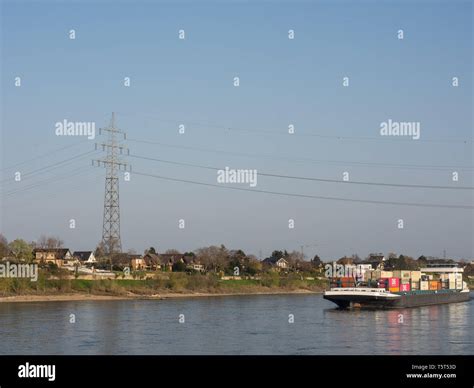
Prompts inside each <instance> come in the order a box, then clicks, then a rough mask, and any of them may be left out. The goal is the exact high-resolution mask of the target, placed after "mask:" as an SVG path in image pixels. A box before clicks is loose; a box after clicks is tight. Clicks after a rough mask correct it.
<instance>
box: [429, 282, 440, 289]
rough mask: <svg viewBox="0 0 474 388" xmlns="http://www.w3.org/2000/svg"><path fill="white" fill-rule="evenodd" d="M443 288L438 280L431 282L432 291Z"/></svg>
mask: <svg viewBox="0 0 474 388" xmlns="http://www.w3.org/2000/svg"><path fill="white" fill-rule="evenodd" d="M440 288H441V283H440V282H439V281H438V280H430V290H438V289H440Z"/></svg>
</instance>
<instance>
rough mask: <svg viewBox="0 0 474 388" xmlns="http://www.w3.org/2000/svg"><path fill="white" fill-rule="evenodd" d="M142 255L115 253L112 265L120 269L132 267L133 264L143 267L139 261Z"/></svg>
mask: <svg viewBox="0 0 474 388" xmlns="http://www.w3.org/2000/svg"><path fill="white" fill-rule="evenodd" d="M141 258H142V257H141V255H136V254H131V253H115V254H114V255H113V256H112V259H111V260H112V264H113V265H114V266H116V267H119V268H122V269H123V268H126V267H132V263H135V265H136V266H140V265H143V262H141V261H140V260H138V259H141Z"/></svg>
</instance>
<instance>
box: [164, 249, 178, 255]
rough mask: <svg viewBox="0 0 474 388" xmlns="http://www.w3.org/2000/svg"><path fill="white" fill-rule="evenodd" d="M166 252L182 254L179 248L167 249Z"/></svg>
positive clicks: (168, 253)
mask: <svg viewBox="0 0 474 388" xmlns="http://www.w3.org/2000/svg"><path fill="white" fill-rule="evenodd" d="M165 254H167V255H180V254H181V252H180V251H178V250H177V249H167V250H166V252H165Z"/></svg>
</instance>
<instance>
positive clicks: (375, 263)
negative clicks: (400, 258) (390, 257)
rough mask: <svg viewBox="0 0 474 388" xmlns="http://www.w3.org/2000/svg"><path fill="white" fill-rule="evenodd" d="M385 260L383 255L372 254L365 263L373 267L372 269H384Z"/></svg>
mask: <svg viewBox="0 0 474 388" xmlns="http://www.w3.org/2000/svg"><path fill="white" fill-rule="evenodd" d="M385 260H386V259H385V256H384V255H383V253H371V254H370V255H369V257H368V258H367V259H366V260H365V261H364V263H366V264H370V265H372V269H384V263H385Z"/></svg>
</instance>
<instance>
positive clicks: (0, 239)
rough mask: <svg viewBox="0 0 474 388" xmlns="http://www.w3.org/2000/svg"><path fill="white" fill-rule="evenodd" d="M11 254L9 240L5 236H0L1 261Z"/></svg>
mask: <svg viewBox="0 0 474 388" xmlns="http://www.w3.org/2000/svg"><path fill="white" fill-rule="evenodd" d="M9 254H10V249H9V248H8V240H7V239H6V238H5V236H4V235H3V234H0V259H3V258H4V257H7V256H8V255H9Z"/></svg>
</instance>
